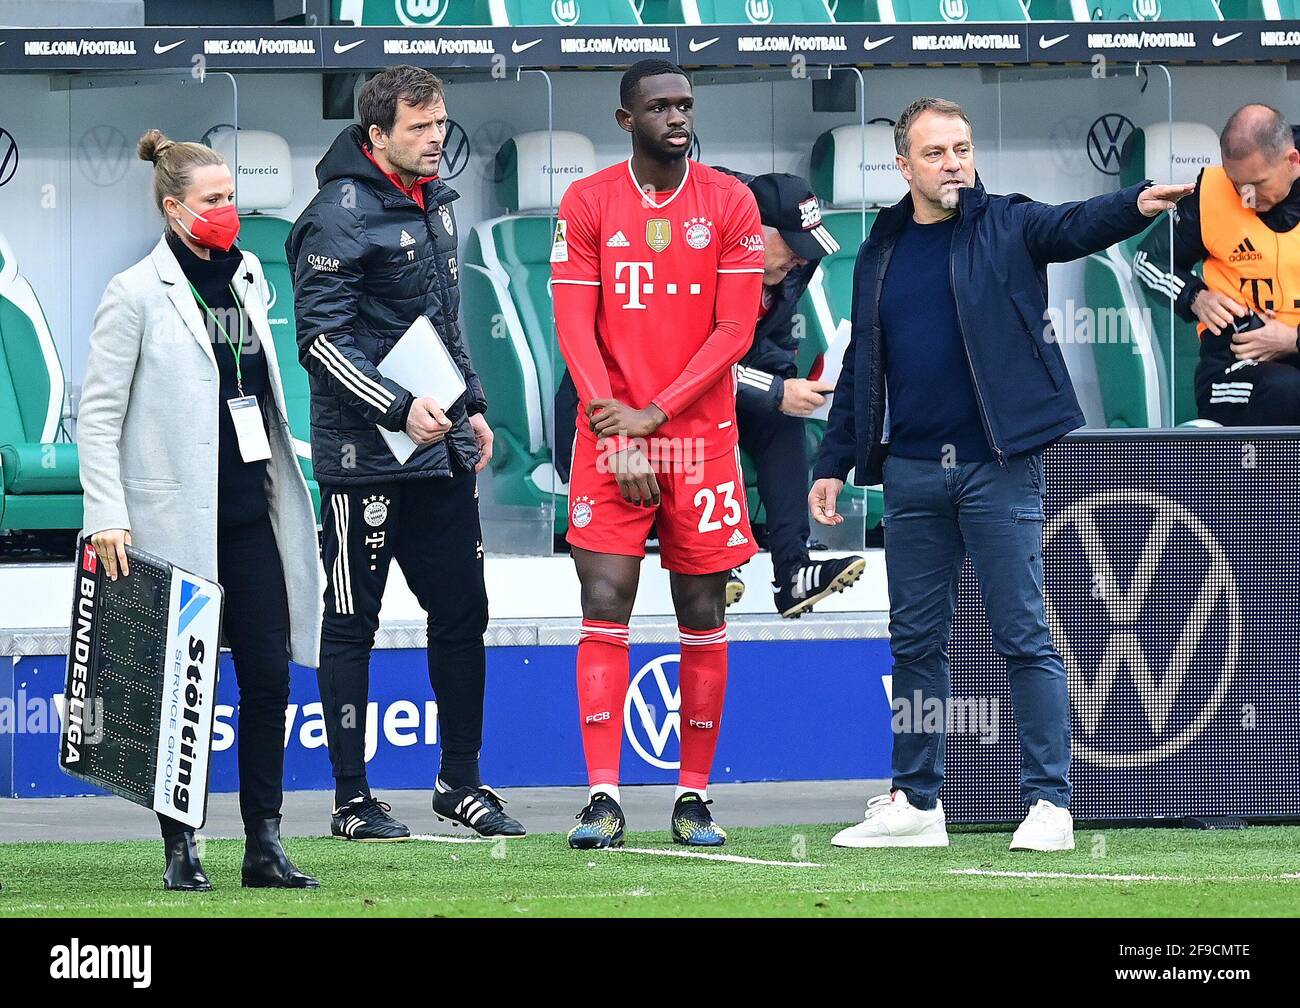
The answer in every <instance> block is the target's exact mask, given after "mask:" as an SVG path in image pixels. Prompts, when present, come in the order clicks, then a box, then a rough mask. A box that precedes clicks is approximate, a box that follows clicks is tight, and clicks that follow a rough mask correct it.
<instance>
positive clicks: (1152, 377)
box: [1062, 122, 1219, 427]
mask: <svg viewBox="0 0 1300 1008" xmlns="http://www.w3.org/2000/svg"><path fill="white" fill-rule="evenodd" d="M1171 152H1172V153H1171ZM1218 153H1219V143H1218V137H1217V136H1216V135H1215V133H1214V131H1213V130H1212V129H1210V128H1209V127H1208V126H1203V125H1201V124H1199V123H1189V122H1176V123H1168V122H1163V123H1155V124H1153V125H1151V126H1148V127H1146V128H1145V129H1139V130H1135V131H1134V132H1133V134H1132V136H1130V138H1129V139H1128V140H1127V141H1126V142H1125V145H1124V148H1123V150H1122V151H1121V154H1120V178H1119V182H1120V185H1121V186H1124V185H1131V184H1132V183H1134V182H1138V181H1141V180H1142V179H1143V178H1150V179H1154V180H1156V181H1158V182H1165V181H1181V180H1184V179H1192V178H1195V176H1196V174H1197V172H1199V170H1200V168H1201V167H1202V166H1204V165H1205V164H1213V163H1215V162H1217V160H1218ZM1171 157H1172V162H1171ZM1168 226H1169V223H1168V220H1167V219H1166V218H1165V217H1164V216H1161V217H1160V218H1158V219H1157V220H1156V222H1155V223H1154V224H1152V227H1168ZM1149 230H1150V229H1148V231H1149ZM1146 233H1147V232H1143V233H1142V234H1141V235H1138V236H1136V237H1134V238H1130V239H1129V240H1127V241H1125V242H1121V243H1120V244H1118V245H1114V246H1112V247H1111V248H1109V249H1107V250H1106V251H1104V252H1098V253H1096V254H1095V255H1091V256H1089V257H1088V258H1087V260H1085V262H1084V303H1085V305H1086V306H1087V308H1088V309H1089V310H1090V315H1089V318H1090V319H1091V320H1092V321H1091V323H1090V324H1091V327H1092V336H1093V342H1092V343H1091V344H1090V345H1091V347H1092V357H1093V363H1094V365H1095V367H1096V370H1097V385H1098V391H1099V393H1100V396H1101V404H1102V418H1103V421H1104V423H1105V425H1106V426H1107V427H1158V426H1167V425H1170V424H1180V423H1183V422H1184V421H1186V420H1191V419H1194V418H1195V417H1196V404H1195V400H1194V396H1193V391H1192V373H1193V371H1194V370H1195V368H1196V359H1197V356H1198V354H1199V351H1200V343H1199V340H1198V339H1197V336H1196V329H1195V326H1193V325H1191V324H1189V323H1186V322H1183V321H1182V320H1181V319H1178V318H1175V319H1174V321H1173V325H1172V327H1171V325H1170V313H1169V302H1168V300H1167V299H1164V298H1160V297H1155V296H1152V295H1151V294H1150V293H1149V291H1148V289H1147V288H1146V287H1144V286H1143V285H1142V284H1140V283H1139V282H1138V281H1137V278H1136V276H1135V271H1140V270H1142V269H1149V268H1150V267H1149V265H1147V264H1144V262H1143V254H1141V253H1139V251H1138V246H1139V244H1140V243H1141V241H1142V238H1143V237H1145V235H1146ZM1166 268H1167V267H1166ZM1062 335H1063V338H1070V337H1068V336H1066V335H1064V334H1062ZM1171 367H1172V369H1173V376H1174V378H1175V380H1176V382H1177V387H1176V388H1174V389H1173V401H1172V403H1171V401H1170V368H1171Z"/></svg>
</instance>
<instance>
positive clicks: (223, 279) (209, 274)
mask: <svg viewBox="0 0 1300 1008" xmlns="http://www.w3.org/2000/svg"><path fill="white" fill-rule="evenodd" d="M167 245H168V247H169V248H170V249H171V250H172V254H173V255H174V256H176V261H177V262H179V263H180V266H181V270H182V271H183V272H184V274H185V278H186V279H187V280H188V281H189V282H190V283H191V284H193V285H194V289H195V290H197V291H198V292H199V294H200V295H201V296H202V298H203V300H204V301H206V302H207V304H208V307H209V308H211V309H212V311H213V312H215V313H216V315H217V318H219V319H220V320H221V323H222V325H225V326H226V329H227V331H228V332H229V333H230V338H231V339H232V340H234V341H235V343H236V344H238V341H239V331H238V322H236V323H235V324H234V325H233V326H232V325H229V324H227V322H228V320H232V319H237V318H238V313H237V312H236V311H235V307H236V304H235V298H234V295H233V294H232V293H231V290H230V288H231V285H232V283H233V284H234V285H235V289H236V290H242V289H243V287H244V284H245V282H246V281H245V280H244V278H243V277H242V275H241V276H240V277H238V278H236V274H237V273H241V274H242V269H243V265H242V264H243V257H242V256H241V255H240V253H239V251H238V250H237V249H234V248H232V249H231V250H230V251H229V252H221V251H218V250H216V249H213V250H212V253H211V255H212V258H211V259H200V258H199V257H198V256H197V255H195V254H194V253H193V252H192V251H191V250H190V248H189V247H188V246H187V245H186V244H185V243H184V242H183V241H181V239H180V238H178V237H177V236H176V232H174V231H172V230H171V229H170V228H168V229H167ZM236 279H238V282H237V283H235V281H236ZM199 313H200V314H201V315H202V316H203V321H204V325H205V326H206V328H207V330H208V333H209V336H211V337H214V338H213V342H212V352H213V354H214V355H215V356H216V358H217V372H218V375H219V377H220V388H219V391H218V394H219V396H220V403H219V409H218V411H217V413H218V416H219V417H220V420H219V421H218V423H219V427H220V438H221V440H220V447H219V450H218V462H217V467H218V468H217V524H218V526H220V527H223V528H224V527H231V526H235V525H245V524H247V523H248V522H252V521H256V520H257V519H259V518H261V517H262V516H263V515H265V514H266V512H267V501H266V462H264V461H263V462H245V461H244V460H243V458H242V457H241V456H240V454H239V440H238V438H236V436H235V425H234V422H233V421H232V420H231V419H230V407H228V406H227V405H226V402H227V400H230V399H234V398H235V397H237V396H238V395H239V385H238V383H237V382H236V380H235V351H234V347H232V346H231V345H230V344H229V343H227V342H226V338H225V337H224V336H222V335H221V330H220V329H218V328H217V327H216V326H215V325H213V323H212V320H211V319H210V318H209V317H208V314H207V312H205V311H204V310H203V306H202V305H201V304H200V305H199ZM244 325H245V330H244V349H243V352H242V353H241V355H240V364H241V370H242V372H243V379H244V395H254V396H257V401H258V405H259V406H261V409H262V416H263V423H265V422H266V421H265V417H266V411H267V405H268V401H269V399H270V395H271V388H270V381H269V378H268V376H267V373H266V354H264V353H263V352H262V348H261V344H260V343H259V342H258V341H257V340H256V339H255V338H254V333H253V332H252V324H251V322H249V321H248V320H247V319H246V320H245V323H244Z"/></svg>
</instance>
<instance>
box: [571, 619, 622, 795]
mask: <svg viewBox="0 0 1300 1008" xmlns="http://www.w3.org/2000/svg"><path fill="white" fill-rule="evenodd" d="M627 649H628V644H627V626H626V625H625V624H620V623H606V622H605V621H604V620H589V619H584V620H583V621H582V633H581V634H580V635H579V637H578V717H579V718H580V719H581V722H582V751H583V754H584V755H585V756H586V758H587V783H588V785H589V786H591V787H595V786H596V785H597V784H615V785H617V784H618V757H619V753H620V752H621V751H622V748H623V701H624V699H625V698H626V697H627V682H628V675H629V670H628V658H627V653H628V651H627Z"/></svg>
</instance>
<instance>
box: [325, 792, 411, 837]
mask: <svg viewBox="0 0 1300 1008" xmlns="http://www.w3.org/2000/svg"><path fill="white" fill-rule="evenodd" d="M392 809H393V806H391V805H389V804H388V802H381V801H379V800H377V799H375V798H372V797H370V795H357V796H356V797H355V798H353V799H352V800H351V801H349V802H346V803H345V804H343V805H340V806H339V807H338V808H336V809H335V810H334V814H333V815H332V816H330V833H331V834H333V835H334V836H335V837H336V838H337V839H339V840H360V841H363V842H366V843H397V842H399V841H402V840H410V839H411V831H410V830H409V829H407V828H406V826H404V825H403V824H402V823H400V822H398V821H397V820H396V819H394V818H393V817H392V816H390V815H389V814H388V813H389V812H391V811H392Z"/></svg>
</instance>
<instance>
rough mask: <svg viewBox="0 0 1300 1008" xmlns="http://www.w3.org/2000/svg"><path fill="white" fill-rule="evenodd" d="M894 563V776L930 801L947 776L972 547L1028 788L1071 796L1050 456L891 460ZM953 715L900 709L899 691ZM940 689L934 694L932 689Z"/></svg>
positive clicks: (1031, 798)
mask: <svg viewBox="0 0 1300 1008" xmlns="http://www.w3.org/2000/svg"><path fill="white" fill-rule="evenodd" d="M884 486H885V565H886V568H887V571H888V578H889V646H890V650H891V651H892V652H893V656H894V679H893V696H894V698H895V708H894V710H895V715H896V716H895V717H894V719H893V721H892V724H893V728H894V758H893V774H894V787H895V788H896V789H900V790H902V791H904V792H905V793H906V794H907V798H908V801H910V802H911V803H912V804H913V805H914V806H915V807H917V808H922V809H931V808H934V806H935V803H936V802H937V801H938V796H939V788H940V786H941V785H942V784H943V758H944V750H945V748H946V742H947V733H946V727H947V725H948V723H949V721H948V714H949V702H948V701H949V698H950V688H951V684H950V679H949V664H948V643H949V640H950V638H951V633H952V617H953V610H954V609H955V608H956V604H957V584H958V581H959V578H960V575H961V567H962V562H963V561H964V560H965V558H966V555H967V554H968V553H969V554H970V558H971V563H972V565H973V566H974V569H975V574H976V577H977V578H978V579H979V585H980V594H981V596H982V597H983V600H984V608H985V611H986V612H987V613H988V620H989V628H990V629H991V631H992V634H993V646H994V647H995V648H996V649H997V652H998V654H1000V655H1002V657H1003V658H1005V659H1006V662H1007V674H1008V676H1009V677H1010V685H1011V703H1012V707H1013V708H1014V710H1015V717H1016V723H1017V725H1018V726H1019V732H1020V747H1021V767H1020V781H1021V793H1022V795H1023V797H1024V800H1025V803H1026V804H1027V805H1033V804H1034V803H1035V802H1036V801H1038V799H1040V798H1045V799H1047V800H1048V801H1049V802H1051V803H1052V804H1053V805H1058V806H1060V807H1062V808H1066V807H1068V806H1069V803H1070V784H1069V781H1068V779H1067V778H1068V774H1069V770H1070V698H1069V693H1068V690H1067V680H1066V674H1065V666H1064V665H1063V664H1062V663H1061V656H1060V655H1059V654H1058V653H1057V651H1056V647H1055V645H1054V644H1053V643H1052V638H1051V634H1050V633H1049V632H1048V628H1047V617H1046V614H1045V612H1044V610H1043V490H1044V487H1043V458H1042V455H1041V454H1037V453H1035V454H1028V455H1019V456H1016V457H1013V458H1011V459H1009V460H1008V461H1007V466H1006V468H1003V467H1002V466H1000V465H998V463H996V462H974V463H967V464H964V465H953V466H944V465H943V464H941V463H940V462H939V461H938V460H929V459H926V460H922V459H909V458H898V457H895V456H893V455H891V456H889V457H887V458H886V460H885V484H884ZM918 698H919V699H920V701H921V704H922V706H923V709H925V710H934V709H938V710H940V711H942V714H943V716H941V717H934V718H927V719H923V718H922V717H921V716H920V715H919V714H918V715H916V716H910V715H909V716H906V717H899V716H897V714H898V711H899V710H900V708H899V706H898V705H899V703H900V701H903V702H904V703H905V704H906V705H908V707H909V709H910V707H911V706H912V705H913V704H914V703H915V701H916V700H917V699H918ZM936 700H937V701H938V704H937V705H936V704H935V703H934V701H936Z"/></svg>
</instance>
